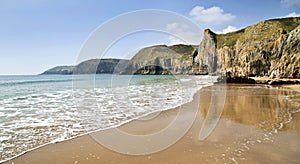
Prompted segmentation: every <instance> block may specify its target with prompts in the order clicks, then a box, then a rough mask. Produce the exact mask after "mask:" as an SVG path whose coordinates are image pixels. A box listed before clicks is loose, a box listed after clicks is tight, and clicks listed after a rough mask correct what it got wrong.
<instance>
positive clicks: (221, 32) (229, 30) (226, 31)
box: [216, 26, 238, 34]
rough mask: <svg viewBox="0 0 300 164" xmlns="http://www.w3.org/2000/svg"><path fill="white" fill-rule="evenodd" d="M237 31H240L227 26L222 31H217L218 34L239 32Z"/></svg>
mask: <svg viewBox="0 0 300 164" xmlns="http://www.w3.org/2000/svg"><path fill="white" fill-rule="evenodd" d="M237 30H238V29H237V28H236V27H234V26H227V27H226V28H225V29H223V30H222V31H217V32H216V33H218V34H226V33H229V32H233V31H237Z"/></svg>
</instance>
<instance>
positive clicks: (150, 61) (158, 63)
mask: <svg viewBox="0 0 300 164" xmlns="http://www.w3.org/2000/svg"><path fill="white" fill-rule="evenodd" d="M197 54H198V52H197V46H192V45H182V44H180V45H173V46H166V45H158V46H152V47H146V48H143V49H141V50H140V51H139V52H138V53H137V54H136V55H135V56H134V57H133V58H132V59H131V60H130V64H129V66H128V68H127V69H126V72H127V73H129V74H193V70H192V67H193V58H194V57H195V56H196V55H197Z"/></svg>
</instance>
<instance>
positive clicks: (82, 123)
mask: <svg viewBox="0 0 300 164" xmlns="http://www.w3.org/2000/svg"><path fill="white" fill-rule="evenodd" d="M216 79H217V77H214V76H192V75H178V76H177V75H114V74H98V75H24V76H23V75H22V76H21V75H19V76H0V162H1V161H5V160H7V159H10V158H13V157H15V156H18V155H20V154H23V153H25V152H27V151H30V150H33V149H36V148H38V147H41V146H43V145H46V144H49V143H55V142H61V141H64V140H68V139H72V138H75V137H78V136H80V135H84V134H88V133H90V132H92V131H97V130H103V129H107V128H113V127H118V126H120V125H122V124H125V123H128V122H130V121H132V120H134V119H139V118H141V117H143V116H146V115H148V114H150V113H153V112H159V111H163V110H168V109H172V108H174V107H177V106H180V105H182V104H184V103H187V102H190V101H192V99H193V95H194V94H195V93H196V92H197V91H198V90H200V89H201V88H203V87H205V86H210V85H212V84H213V83H214V82H216Z"/></svg>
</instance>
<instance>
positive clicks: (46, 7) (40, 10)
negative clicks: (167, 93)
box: [0, 0, 300, 75]
mask: <svg viewBox="0 0 300 164" xmlns="http://www.w3.org/2000/svg"><path fill="white" fill-rule="evenodd" d="M142 9H160V10H167V11H171V12H175V13H178V14H180V15H183V16H185V17H186V18H188V19H190V20H191V21H192V22H194V23H195V24H197V25H198V26H199V27H200V28H201V29H204V28H211V29H212V30H213V31H215V32H218V33H222V32H229V31H233V30H236V29H240V28H243V27H246V26H249V25H252V24H255V23H257V22H259V21H262V20H265V19H271V18H278V17H286V16H288V15H289V16H299V14H300V0H265V1H259V0H243V1H236V0H185V1H183V0H181V1H180V0H172V1H171V0H169V1H167V0H152V1H142V0H122V1H120V0H118V1H117V0H85V1H84V0H0V20H1V24H0V58H1V60H0V74H1V75H7V74H38V73H41V72H43V71H44V70H46V69H48V68H51V67H53V66H57V65H72V64H75V63H76V61H77V57H78V54H79V52H80V50H81V47H82V45H83V44H84V43H85V41H86V40H87V39H88V37H89V36H90V35H91V33H92V32H93V31H94V30H95V29H97V27H99V26H100V25H103V24H104V23H105V22H107V21H109V20H111V19H112V18H114V17H116V16H118V15H120V14H123V13H128V12H132V11H135V10H142ZM140 21H141V22H145V23H146V22H149V21H150V22H153V23H155V22H156V20H142V19H141V20H140ZM168 27H170V28H171V29H172V30H174V33H183V32H184V28H182V27H181V25H180V24H170V26H168ZM120 28H121V27H120ZM116 30H118V29H116ZM200 33H202V31H199V34H200ZM193 39H194V40H193ZM200 39H201V38H200V37H197V38H191V44H197V43H198V42H200ZM175 43H180V41H178V39H176V38H174V37H172V36H169V35H166V34H163V33H157V32H151V31H150V32H149V31H147V32H144V33H136V34H135V35H130V36H128V37H125V38H123V39H121V40H120V41H118V42H116V43H115V44H114V46H112V47H113V49H111V50H108V52H107V53H109V54H107V55H106V57H128V56H131V55H130V54H129V53H132V52H135V51H137V50H138V49H139V48H141V47H143V46H149V45H153V44H175ZM99 44H101V43H99ZM100 56H101V55H100V54H99V57H100Z"/></svg>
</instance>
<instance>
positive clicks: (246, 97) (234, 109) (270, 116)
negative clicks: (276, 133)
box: [200, 85, 300, 130]
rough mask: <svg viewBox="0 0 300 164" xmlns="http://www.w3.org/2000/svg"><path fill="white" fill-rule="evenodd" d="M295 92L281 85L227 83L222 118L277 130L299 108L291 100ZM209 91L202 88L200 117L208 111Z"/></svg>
mask: <svg viewBox="0 0 300 164" xmlns="http://www.w3.org/2000/svg"><path fill="white" fill-rule="evenodd" d="M295 94H297V93H296V92H295V91H292V90H287V89H284V88H281V89H280V88H269V87H266V86H248V85H244V86H243V85H239V86H235V85H228V86H227V92H226V99H225V104H224V108H223V111H222V116H221V118H222V119H229V120H232V121H235V122H238V123H242V124H246V125H253V126H255V127H258V128H261V129H265V130H272V129H274V128H276V129H281V128H282V127H283V125H284V124H286V123H288V122H290V121H291V119H292V114H293V113H295V112H296V111H297V110H298V109H299V108H300V105H299V104H300V103H298V102H295V101H291V98H292V97H294V96H295ZM210 99H211V91H210V90H208V89H203V90H202V91H201V98H200V106H201V107H200V111H201V113H202V115H203V116H204V118H205V117H206V115H207V112H208V110H209V106H210V105H211V104H209V103H201V102H207V101H210Z"/></svg>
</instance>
